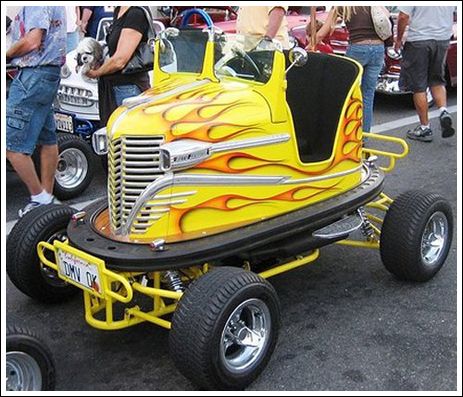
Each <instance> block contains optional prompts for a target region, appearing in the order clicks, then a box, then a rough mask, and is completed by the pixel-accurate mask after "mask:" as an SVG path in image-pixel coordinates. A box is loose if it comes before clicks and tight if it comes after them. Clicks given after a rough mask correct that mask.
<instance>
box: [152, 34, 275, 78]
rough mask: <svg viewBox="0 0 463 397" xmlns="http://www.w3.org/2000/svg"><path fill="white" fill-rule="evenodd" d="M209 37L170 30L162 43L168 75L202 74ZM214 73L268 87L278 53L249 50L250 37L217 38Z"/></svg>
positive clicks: (268, 50)
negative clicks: (263, 84) (267, 83)
mask: <svg viewBox="0 0 463 397" xmlns="http://www.w3.org/2000/svg"><path fill="white" fill-rule="evenodd" d="M208 37H209V33H208V32H207V31H202V30H199V29H186V30H178V29H170V28H169V29H167V33H166V34H165V35H164V38H163V39H162V40H161V54H160V64H161V69H162V70H164V71H165V72H168V73H196V74H199V73H201V71H202V68H203V63H204V56H205V53H206V44H207V41H208ZM214 42H215V51H214V72H215V75H216V76H217V77H218V78H219V79H220V78H221V77H235V78H241V79H246V80H251V81H256V82H260V83H266V82H267V81H268V80H269V79H270V77H271V75H272V69H273V58H274V52H275V50H276V49H266V50H259V49H256V48H255V47H254V48H252V49H251V50H247V51H245V48H249V46H248V45H247V42H248V41H247V40H246V37H244V36H241V35H236V34H224V33H220V34H216V35H215V40H214Z"/></svg>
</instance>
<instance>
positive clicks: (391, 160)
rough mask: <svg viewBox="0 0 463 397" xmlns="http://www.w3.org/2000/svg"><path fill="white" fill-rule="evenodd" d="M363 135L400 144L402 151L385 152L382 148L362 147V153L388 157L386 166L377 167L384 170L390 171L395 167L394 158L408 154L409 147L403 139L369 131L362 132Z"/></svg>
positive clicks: (400, 157)
mask: <svg viewBox="0 0 463 397" xmlns="http://www.w3.org/2000/svg"><path fill="white" fill-rule="evenodd" d="M363 136H364V138H368V139H376V140H378V141H383V142H389V143H395V144H397V145H399V146H401V148H402V151H401V152H399V153H394V152H386V151H384V150H379V149H372V148H366V147H364V148H363V153H364V154H368V155H374V156H382V157H387V158H389V165H388V166H387V167H379V168H380V169H381V170H382V171H384V172H391V171H392V170H393V169H394V168H395V162H396V160H397V159H403V158H404V157H406V156H407V155H408V152H409V148H408V145H407V142H405V141H404V140H403V139H400V138H395V137H392V136H387V135H380V134H372V133H370V132H364V133H363Z"/></svg>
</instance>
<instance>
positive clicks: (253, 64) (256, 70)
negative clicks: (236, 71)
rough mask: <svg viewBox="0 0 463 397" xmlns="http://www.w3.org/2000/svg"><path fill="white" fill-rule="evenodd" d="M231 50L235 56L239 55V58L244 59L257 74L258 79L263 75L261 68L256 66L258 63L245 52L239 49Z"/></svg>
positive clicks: (233, 48)
mask: <svg viewBox="0 0 463 397" xmlns="http://www.w3.org/2000/svg"><path fill="white" fill-rule="evenodd" d="M231 50H232V51H233V53H234V54H236V55H238V56H239V57H241V58H243V59H244V60H245V61H246V62H247V63H248V64H249V65H250V66H251V67H252V68H253V69H254V71H255V72H256V77H258V76H260V75H261V74H262V72H261V70H260V69H259V66H257V65H256V63H255V62H254V61H253V59H252V58H251V57H250V56H249V55H248V54H247V53H246V51H244V50H243V49H242V48H239V47H232V48H231Z"/></svg>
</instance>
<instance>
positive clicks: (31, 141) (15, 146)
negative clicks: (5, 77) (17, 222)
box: [6, 67, 60, 217]
mask: <svg viewBox="0 0 463 397" xmlns="http://www.w3.org/2000/svg"><path fill="white" fill-rule="evenodd" d="M59 80H60V78H59V67H43V68H40V69H39V68H37V69H35V68H32V69H22V70H21V71H20V73H19V75H18V76H17V77H16V78H15V80H14V81H13V83H12V85H11V89H10V96H9V98H8V102H7V131H6V133H7V134H6V136H7V139H6V142H7V158H8V159H9V160H10V162H11V164H12V166H13V168H14V169H15V170H16V172H17V173H18V175H19V177H20V178H21V179H22V180H23V182H24V183H25V184H26V186H27V189H28V190H29V192H30V194H31V200H30V203H29V204H28V205H26V207H25V208H24V209H22V210H20V211H19V216H20V217H21V216H23V215H24V214H25V213H27V212H29V211H30V210H31V209H33V208H35V207H37V206H40V205H45V204H50V203H52V202H53V200H54V198H53V195H52V192H53V182H54V173H55V170H56V165H57V158H58V149H57V145H56V132H55V124H54V118H53V110H52V102H53V99H54V97H55V96H56V92H57V90H58V85H59ZM36 144H38V145H41V146H43V147H44V148H45V149H44V150H43V151H42V152H41V161H42V168H41V175H42V180H43V182H44V183H41V181H40V180H39V178H38V176H37V172H36V170H35V166H34V163H33V161H32V159H31V154H32V152H33V151H34V149H35V146H36Z"/></svg>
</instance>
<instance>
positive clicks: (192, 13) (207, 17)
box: [180, 8, 214, 28]
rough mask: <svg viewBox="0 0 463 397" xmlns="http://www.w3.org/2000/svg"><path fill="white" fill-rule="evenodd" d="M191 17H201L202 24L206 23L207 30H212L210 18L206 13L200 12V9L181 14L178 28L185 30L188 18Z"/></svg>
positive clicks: (192, 9)
mask: <svg viewBox="0 0 463 397" xmlns="http://www.w3.org/2000/svg"><path fill="white" fill-rule="evenodd" d="M193 15H199V16H201V17H202V18H203V19H204V22H206V25H207V27H208V28H212V27H213V26H214V22H213V21H212V18H211V17H210V15H209V14H208V13H207V12H206V11H204V10H201V9H200V8H191V9H190V10H186V11H185V12H184V13H183V18H182V23H181V24H180V27H181V28H185V27H186V26H188V23H189V22H190V18H191V17H192V16H193Z"/></svg>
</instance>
